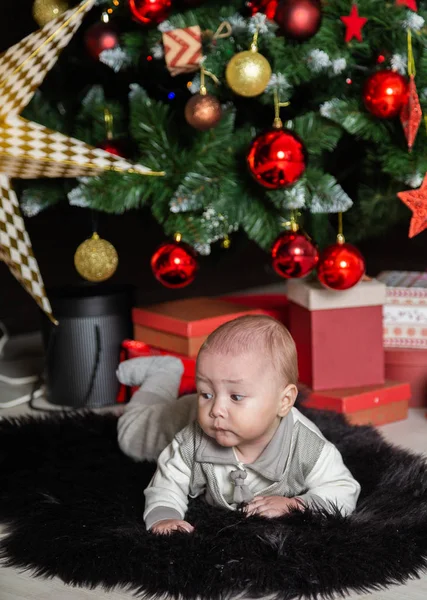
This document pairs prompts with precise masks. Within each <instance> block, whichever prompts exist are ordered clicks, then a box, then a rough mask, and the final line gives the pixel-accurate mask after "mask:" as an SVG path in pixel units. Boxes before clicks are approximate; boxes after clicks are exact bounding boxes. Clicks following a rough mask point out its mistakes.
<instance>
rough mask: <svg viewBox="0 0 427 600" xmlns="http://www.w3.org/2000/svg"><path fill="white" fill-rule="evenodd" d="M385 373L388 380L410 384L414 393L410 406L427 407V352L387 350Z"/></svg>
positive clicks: (406, 349)
mask: <svg viewBox="0 0 427 600" xmlns="http://www.w3.org/2000/svg"><path fill="white" fill-rule="evenodd" d="M385 373H386V377H387V379H395V380H400V381H408V382H409V384H410V386H411V392H412V398H411V401H410V403H409V405H410V406H418V407H420V406H427V350H425V349H418V348H389V349H386V351H385Z"/></svg>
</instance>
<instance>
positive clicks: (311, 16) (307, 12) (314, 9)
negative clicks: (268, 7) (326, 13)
mask: <svg viewBox="0 0 427 600" xmlns="http://www.w3.org/2000/svg"><path fill="white" fill-rule="evenodd" d="M274 20H275V21H276V23H277V24H278V26H279V28H280V31H281V32H282V33H283V34H284V35H285V37H287V38H290V39H293V40H299V41H301V42H302V41H304V40H308V39H310V38H311V37H313V35H314V34H315V33H317V32H318V31H319V28H320V25H321V23H322V7H321V5H320V2H319V0H281V1H280V2H279V4H278V6H277V10H276V13H275V15H274Z"/></svg>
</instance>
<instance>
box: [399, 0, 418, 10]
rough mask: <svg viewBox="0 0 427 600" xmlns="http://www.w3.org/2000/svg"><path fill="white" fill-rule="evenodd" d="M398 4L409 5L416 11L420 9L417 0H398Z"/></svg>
mask: <svg viewBox="0 0 427 600" xmlns="http://www.w3.org/2000/svg"><path fill="white" fill-rule="evenodd" d="M396 6H407V7H408V8H410V9H411V10H415V12H417V10H418V8H417V3H416V2H415V0H396Z"/></svg>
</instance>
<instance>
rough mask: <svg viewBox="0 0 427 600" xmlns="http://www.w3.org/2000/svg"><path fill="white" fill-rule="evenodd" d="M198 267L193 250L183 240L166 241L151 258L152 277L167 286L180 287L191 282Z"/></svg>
mask: <svg viewBox="0 0 427 600" xmlns="http://www.w3.org/2000/svg"><path fill="white" fill-rule="evenodd" d="M198 267H199V265H198V263H197V258H196V253H195V251H194V250H193V248H192V247H191V246H189V245H188V244H185V243H184V242H166V243H165V244H162V245H161V246H160V248H158V249H157V250H156V252H155V253H154V254H153V256H152V258H151V269H152V271H153V274H154V277H155V278H156V279H157V280H158V281H160V283H162V284H163V285H164V286H165V287H168V288H182V287H185V286H186V285H189V284H190V283H192V281H194V278H195V277H196V272H197V269H198Z"/></svg>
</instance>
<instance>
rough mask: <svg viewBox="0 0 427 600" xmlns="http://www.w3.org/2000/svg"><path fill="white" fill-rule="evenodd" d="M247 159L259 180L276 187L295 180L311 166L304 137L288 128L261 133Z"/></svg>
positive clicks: (268, 185)
mask: <svg viewBox="0 0 427 600" xmlns="http://www.w3.org/2000/svg"><path fill="white" fill-rule="evenodd" d="M246 160H247V163H248V166H249V170H250V172H251V173H252V175H253V176H254V178H255V179H256V180H257V181H258V183H260V184H261V185H263V186H264V187H266V188H269V189H272V190H277V189H279V188H282V187H285V186H287V185H291V184H292V183H295V182H296V181H297V180H298V179H299V178H300V177H301V175H302V174H303V173H304V171H305V169H306V166H307V154H306V151H305V147H304V144H303V142H302V140H300V138H299V137H298V136H297V135H295V134H294V133H292V131H289V130H287V129H270V130H268V131H266V132H264V133H260V134H259V135H257V137H256V138H255V139H254V140H253V142H252V144H251V147H250V149H249V152H248V155H247V157H246Z"/></svg>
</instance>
